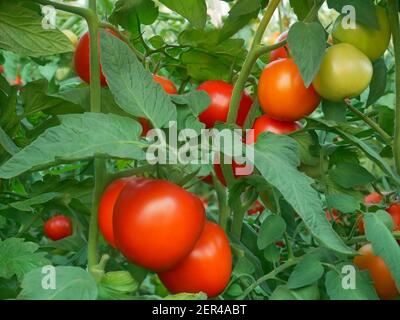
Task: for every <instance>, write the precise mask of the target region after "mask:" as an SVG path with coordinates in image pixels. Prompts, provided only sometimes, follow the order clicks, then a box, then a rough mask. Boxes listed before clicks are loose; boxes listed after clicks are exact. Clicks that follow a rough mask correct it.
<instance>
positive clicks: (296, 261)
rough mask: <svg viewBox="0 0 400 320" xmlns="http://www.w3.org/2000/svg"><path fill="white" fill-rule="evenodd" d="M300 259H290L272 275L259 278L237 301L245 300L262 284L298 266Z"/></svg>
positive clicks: (268, 274)
mask: <svg viewBox="0 0 400 320" xmlns="http://www.w3.org/2000/svg"><path fill="white" fill-rule="evenodd" d="M299 260H300V258H293V259H289V260H288V261H286V262H285V263H284V264H281V265H280V266H279V267H278V268H276V269H274V270H272V271H271V272H270V273H267V274H266V275H264V276H262V277H261V278H259V279H258V280H257V281H256V282H254V283H252V284H251V285H250V286H249V287H248V288H247V289H246V290H245V291H244V293H243V294H242V295H241V296H240V297H239V298H237V300H243V299H245V298H246V297H247V296H248V295H249V294H250V293H251V292H252V291H253V290H254V289H255V288H257V287H258V286H259V285H260V284H262V283H263V282H265V281H267V280H271V279H273V278H275V277H276V276H277V275H278V274H279V273H281V272H283V271H285V270H286V269H288V268H290V267H292V266H294V265H296V264H297V263H298V262H299Z"/></svg>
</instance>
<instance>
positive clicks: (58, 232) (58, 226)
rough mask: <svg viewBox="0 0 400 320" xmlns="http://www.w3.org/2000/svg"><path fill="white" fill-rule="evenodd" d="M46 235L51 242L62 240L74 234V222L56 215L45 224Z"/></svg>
mask: <svg viewBox="0 0 400 320" xmlns="http://www.w3.org/2000/svg"><path fill="white" fill-rule="evenodd" d="M44 234H45V235H46V236H47V237H48V238H50V239H51V240H54V241H56V240H60V239H63V238H65V237H68V236H70V235H71V234H72V221H71V219H70V218H68V217H66V216H63V215H56V216H54V217H52V218H50V219H49V220H47V221H46V223H45V224H44Z"/></svg>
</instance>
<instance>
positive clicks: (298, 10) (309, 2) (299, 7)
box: [290, 0, 322, 20]
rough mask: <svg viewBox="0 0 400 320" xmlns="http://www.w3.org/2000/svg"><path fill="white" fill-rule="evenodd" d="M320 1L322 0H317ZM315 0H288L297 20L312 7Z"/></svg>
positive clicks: (301, 18)
mask: <svg viewBox="0 0 400 320" xmlns="http://www.w3.org/2000/svg"><path fill="white" fill-rule="evenodd" d="M318 1H319V2H321V1H322V0H318ZM314 3H315V0H290V5H291V7H292V8H293V11H294V13H295V14H296V16H297V18H298V20H304V19H305V18H306V17H307V15H308V13H309V12H310V10H311V9H312V7H313V6H314Z"/></svg>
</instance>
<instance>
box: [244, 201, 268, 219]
mask: <svg viewBox="0 0 400 320" xmlns="http://www.w3.org/2000/svg"><path fill="white" fill-rule="evenodd" d="M264 209H265V208H264V206H263V205H262V204H261V202H260V201H258V200H256V202H254V204H253V206H252V207H251V208H250V210H249V211H247V214H248V215H255V214H259V213H262V212H263V211H264Z"/></svg>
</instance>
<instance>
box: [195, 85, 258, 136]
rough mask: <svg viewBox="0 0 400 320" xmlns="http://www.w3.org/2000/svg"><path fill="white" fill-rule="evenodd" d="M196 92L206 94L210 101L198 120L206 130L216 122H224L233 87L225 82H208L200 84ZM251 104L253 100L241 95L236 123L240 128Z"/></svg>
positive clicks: (244, 94)
mask: <svg viewBox="0 0 400 320" xmlns="http://www.w3.org/2000/svg"><path fill="white" fill-rule="evenodd" d="M197 90H199V91H205V92H207V93H208V95H209V96H210V99H211V104H210V105H209V106H208V108H207V109H205V110H204V111H203V112H202V113H201V114H200V116H199V120H200V121H201V122H203V123H204V124H205V125H206V127H207V128H212V127H214V125H215V123H216V122H226V120H227V118H228V113H229V106H230V103H231V99H232V93H233V86H232V85H231V84H229V83H227V82H225V81H215V80H210V81H206V82H204V83H203V84H201V85H200V86H199V87H198V88H197ZM252 104H253V100H252V99H251V98H250V96H249V95H248V94H246V93H243V95H242V100H241V101H240V106H239V111H238V117H237V121H236V123H237V124H238V125H239V126H240V127H242V126H243V124H244V122H245V121H246V118H247V114H248V113H249V111H250V108H251V106H252Z"/></svg>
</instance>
